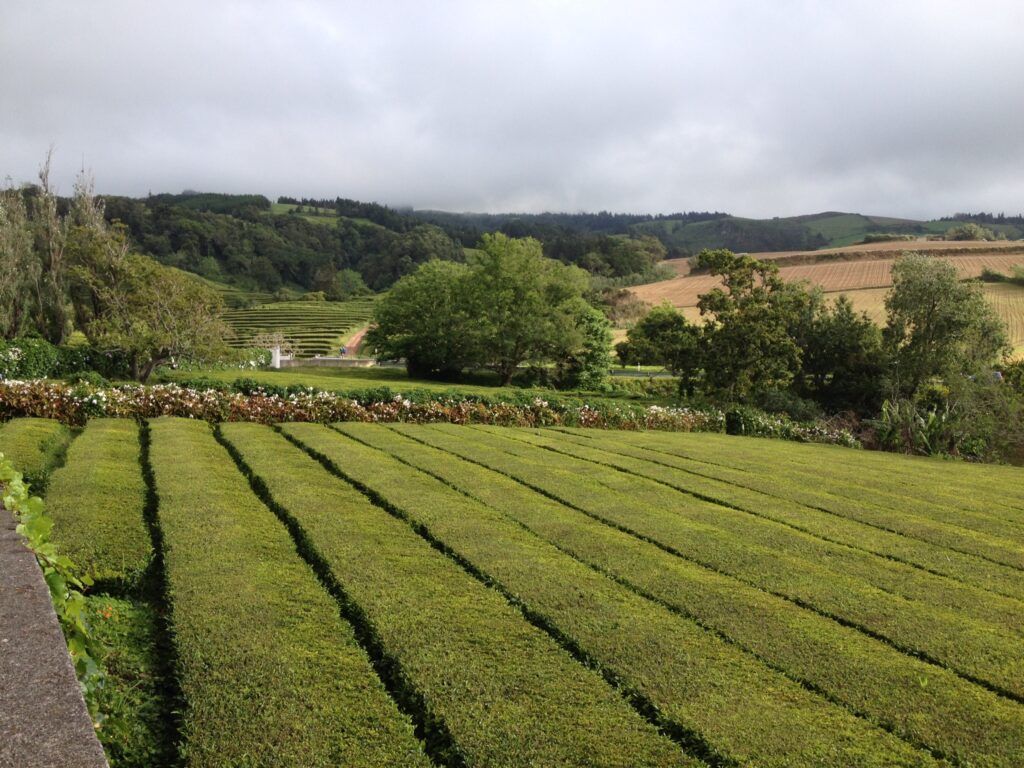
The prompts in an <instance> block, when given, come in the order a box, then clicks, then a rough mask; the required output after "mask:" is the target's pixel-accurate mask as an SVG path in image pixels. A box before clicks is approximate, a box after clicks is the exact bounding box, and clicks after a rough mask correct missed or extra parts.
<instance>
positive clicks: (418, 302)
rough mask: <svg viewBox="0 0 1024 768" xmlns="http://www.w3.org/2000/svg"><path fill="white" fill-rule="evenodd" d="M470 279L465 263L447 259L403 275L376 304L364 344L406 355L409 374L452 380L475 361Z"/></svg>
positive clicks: (391, 354) (392, 354) (379, 351)
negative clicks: (469, 300) (372, 323)
mask: <svg viewBox="0 0 1024 768" xmlns="http://www.w3.org/2000/svg"><path fill="white" fill-rule="evenodd" d="M470 278H471V272H470V269H469V267H467V266H465V265H464V264H457V263H455V262H451V261H430V262H427V263H426V264H424V265H422V266H421V267H420V268H419V269H418V270H417V271H416V272H415V273H413V274H411V275H408V276H406V277H403V278H402V279H401V280H399V281H398V282H397V283H395V284H394V286H392V288H391V290H390V291H389V292H388V293H387V295H386V296H385V297H384V298H383V299H382V300H381V301H380V302H378V303H377V306H376V308H375V309H374V326H373V327H372V328H371V329H370V330H369V332H367V334H366V339H365V341H364V343H363V344H364V347H365V348H372V349H376V350H377V355H378V356H379V357H381V358H386V359H400V358H404V359H405V362H406V369H407V370H408V372H409V375H410V376H426V377H436V378H442V379H451V378H454V377H456V376H458V375H459V374H460V373H461V372H462V371H463V370H464V369H466V368H468V367H473V366H475V365H477V364H478V362H479V351H478V346H477V337H478V323H477V322H476V318H475V317H474V316H473V314H474V313H473V310H472V308H471V307H470V304H469V302H468V296H469V293H470V291H469V287H468V282H469V280H470Z"/></svg>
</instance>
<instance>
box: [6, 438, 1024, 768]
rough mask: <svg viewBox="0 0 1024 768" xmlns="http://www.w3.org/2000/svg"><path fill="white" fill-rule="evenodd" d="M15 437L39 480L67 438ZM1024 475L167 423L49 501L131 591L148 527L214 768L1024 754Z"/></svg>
mask: <svg viewBox="0 0 1024 768" xmlns="http://www.w3.org/2000/svg"><path fill="white" fill-rule="evenodd" d="M8 436H17V437H18V441H19V445H20V447H19V448H18V456H19V460H20V461H21V462H23V463H25V464H29V463H33V462H34V464H35V466H37V467H43V468H45V467H46V466H48V465H49V464H52V463H53V461H55V460H56V459H54V458H53V447H52V446H53V444H54V441H55V440H57V441H61V440H64V441H66V440H67V439H68V437H69V436H70V435H69V434H68V433H67V432H66V430H63V431H62V428H60V427H58V426H56V425H53V424H52V423H51V422H46V421H44V420H16V421H14V422H11V423H9V424H8V425H5V426H3V427H2V428H0V441H6V439H7V438H8ZM0 450H4V448H3V447H0ZM47 456H50V457H51V458H49V459H48V458H47ZM143 481H145V483H146V484H148V498H149V499H151V501H150V502H149V507H148V511H147V509H144V508H143V507H144V506H145V503H144V499H143V496H144V495H145V494H143V490H142V485H141V483H143ZM1021 481H1022V475H1021V470H1019V469H1012V468H1006V467H996V466H971V465H966V464H950V463H941V462H935V461H930V460H921V459H911V458H906V457H900V456H893V455H885V454H871V453H865V452H860V451H853V450H850V449H841V448H835V447H827V446H809V445H799V444H793V443H784V442H780V441H764V440H756V439H747V438H734V437H725V436H722V435H713V434H671V433H640V432H609V431H601V430H568V429H563V430H554V429H547V430H537V429H509V428H497V427H485V426H481V427H465V426H452V425H433V426H426V425H405V424H395V425H391V426H384V425H373V424H355V423H346V424H338V425H334V426H333V427H328V426H323V425H316V424H286V425H281V426H280V427H278V428H274V427H267V426H262V425H257V424H240V423H234V424H222V425H220V426H218V427H211V426H209V425H207V424H205V423H202V422H195V421H189V420H182V419H170V418H161V419H156V420H154V421H151V422H150V423H149V424H148V425H145V426H144V427H143V430H142V433H141V439H140V435H139V432H138V431H137V429H136V427H135V425H134V423H131V424H129V423H126V422H117V421H111V420H102V421H97V422H93V423H90V424H89V426H88V427H87V428H86V429H85V430H84V432H82V434H80V435H79V436H78V437H76V438H74V440H73V441H72V442H71V446H70V449H69V450H68V452H67V461H66V464H65V466H64V468H63V469H60V470H58V471H57V472H56V473H55V474H54V475H53V477H52V480H51V483H50V488H49V491H48V493H49V494H50V495H51V497H50V499H49V501H50V503H51V505H52V506H53V507H54V512H55V514H54V516H55V518H56V528H55V531H54V535H55V538H57V539H59V540H61V541H64V542H68V546H69V547H71V546H73V544H72V542H77V543H78V545H79V546H80V549H79V553H80V557H82V558H83V559H84V560H85V561H86V562H87V563H89V564H93V565H90V566H89V567H91V568H93V572H94V573H98V574H102V575H107V574H109V575H110V577H111V578H122V580H124V581H127V580H128V579H129V578H130V574H133V573H137V572H138V569H139V568H140V567H141V564H142V563H145V562H147V561H148V558H149V557H150V549H149V548H148V547H145V546H139V544H138V535H137V533H138V532H139V531H141V530H143V521H144V518H148V520H149V523H150V525H151V527H152V529H153V532H154V540H155V544H154V546H153V550H154V551H155V556H156V558H157V562H158V563H162V567H163V572H164V578H165V582H166V590H165V592H166V594H165V599H166V601H167V607H168V610H169V617H170V618H169V626H168V630H169V637H168V642H170V643H171V644H172V646H173V648H174V660H175V661H174V669H173V675H174V678H175V680H176V685H177V687H178V688H180V692H181V696H182V697H183V701H182V704H181V711H182V721H181V724H180V729H179V730H180V740H181V748H180V753H181V755H182V757H183V760H184V763H185V764H186V765H189V766H220V765H250V764H252V765H255V764H274V765H295V766H300V765H301V766H319V765H325V766H326V765H356V766H359V765H367V766H369V765H403V766H404V765H410V766H414V765H443V766H527V765H531V766H541V765H542V766H561V765H581V766H582V765H586V766H668V765H692V766H697V765H713V766H725V765H763V766H784V765H785V766H794V765H800V766H803V765H815V766H819V765H821V766H891V765H901V766H911V765H913V766H926V765H938V764H952V765H971V766H1016V765H1020V758H1021V755H1022V754H1024V659H1022V654H1021V652H1020V649H1021V647H1022V644H1024V490H1022V489H1024V482H1021ZM76 489H77V491H78V493H79V494H80V495H81V498H82V499H83V500H84V503H83V504H81V505H80V506H81V511H80V512H76V507H75V505H73V504H70V503H68V502H67V501H62V498H67V499H70V498H71V494H72V492H73V491H74V490H76ZM101 494H102V495H106V496H107V497H108V498H114V499H116V503H115V504H114V505H113V506H116V508H117V514H116V515H115V516H110V515H109V512H108V514H106V515H105V514H104V513H103V510H101V509H99V508H98V505H97V504H95V503H93V502H92V501H91V499H95V498H99V496H100V495H101ZM76 514H77V515H78V517H77V519H76V518H75V515H76ZM116 522H119V523H120V525H117V524H113V523H116ZM93 553H95V554H93ZM116 553H121V554H116ZM99 563H106V565H104V566H103V567H100V566H99V565H96V564H99ZM119 574H125V575H124V576H119ZM257 756H258V757H257Z"/></svg>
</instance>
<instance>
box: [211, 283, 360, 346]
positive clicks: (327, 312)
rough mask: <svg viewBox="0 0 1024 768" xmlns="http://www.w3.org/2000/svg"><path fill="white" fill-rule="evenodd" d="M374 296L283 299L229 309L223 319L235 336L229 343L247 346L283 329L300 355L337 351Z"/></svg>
mask: <svg viewBox="0 0 1024 768" xmlns="http://www.w3.org/2000/svg"><path fill="white" fill-rule="evenodd" d="M372 311H373V299H372V298H367V299H353V300H352V301H344V302H336V301H282V302H277V303H273V304H262V305H260V306H258V307H253V308H251V309H230V310H227V311H226V312H225V313H224V320H225V321H226V322H227V323H228V325H229V326H230V327H231V330H232V332H233V333H234V336H233V337H232V338H231V339H229V342H228V343H229V344H230V345H231V346H234V347H245V346H247V345H248V344H249V342H251V341H252V339H253V337H255V336H258V335H259V334H262V333H280V334H281V335H282V336H284V337H285V338H286V339H288V340H289V341H290V342H292V343H293V344H294V345H295V346H296V347H297V349H298V356H299V357H313V356H315V355H329V354H337V353H338V349H339V347H340V346H341V345H342V343H343V342H344V340H345V338H346V337H347V336H348V334H349V333H350V332H351V331H353V330H354V329H356V328H358V327H359V326H361V325H364V324H365V323H366V322H367V321H368V320H369V319H370V314H371V312H372Z"/></svg>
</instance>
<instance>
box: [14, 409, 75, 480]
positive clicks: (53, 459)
mask: <svg viewBox="0 0 1024 768" xmlns="http://www.w3.org/2000/svg"><path fill="white" fill-rule="evenodd" d="M70 441H71V431H70V430H69V429H68V428H67V427H66V426H64V425H63V424H61V423H60V422H59V421H55V420H53V419H37V418H23V419H13V420H11V421H8V422H5V423H2V424H0V452H2V453H4V454H5V455H6V456H7V458H8V459H10V461H11V464H13V465H14V467H15V468H16V469H17V470H18V471H19V472H21V474H22V476H23V477H24V478H25V482H27V483H30V484H31V485H32V491H33V492H34V493H42V491H43V489H45V487H46V482H47V480H48V479H49V475H50V472H51V471H52V470H53V468H54V466H56V465H57V464H58V463H59V462H60V460H61V458H62V457H63V455H64V451H65V450H66V449H67V446H68V443H69V442H70Z"/></svg>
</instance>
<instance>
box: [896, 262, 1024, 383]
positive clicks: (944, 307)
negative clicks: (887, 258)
mask: <svg viewBox="0 0 1024 768" xmlns="http://www.w3.org/2000/svg"><path fill="white" fill-rule="evenodd" d="M892 280H893V285H892V288H891V289H890V290H889V293H888V294H887V295H886V297H885V309H886V315H887V323H886V327H885V330H884V339H885V344H886V348H887V350H888V353H889V355H890V359H891V376H892V379H893V388H894V390H895V394H898V395H904V396H912V395H913V394H914V393H916V392H917V391H918V389H919V387H920V386H921V385H922V384H923V383H924V382H925V381H926V380H927V379H929V378H931V377H933V376H937V377H942V378H946V379H951V378H955V377H958V376H960V377H963V376H972V375H977V374H979V373H982V372H984V371H985V370H986V369H988V368H990V367H991V366H992V365H993V364H994V363H995V362H996V361H997V360H998V359H999V357H1000V356H1001V355H1002V354H1003V353H1005V352H1007V351H1009V341H1008V337H1007V333H1006V326H1005V324H1004V323H1003V321H1002V320H1001V319H1000V318H999V316H998V315H997V314H996V313H995V310H993V309H992V307H991V306H990V305H989V303H988V302H987V301H986V300H985V295H984V293H983V292H982V286H981V283H978V282H975V281H970V282H960V280H959V277H958V275H957V272H956V269H955V268H954V267H953V266H952V265H951V264H948V263H946V262H944V261H939V260H937V259H932V258H929V257H927V256H921V255H920V254H907V255H905V256H903V257H901V258H899V259H897V260H896V263H895V265H894V266H893V269H892Z"/></svg>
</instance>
